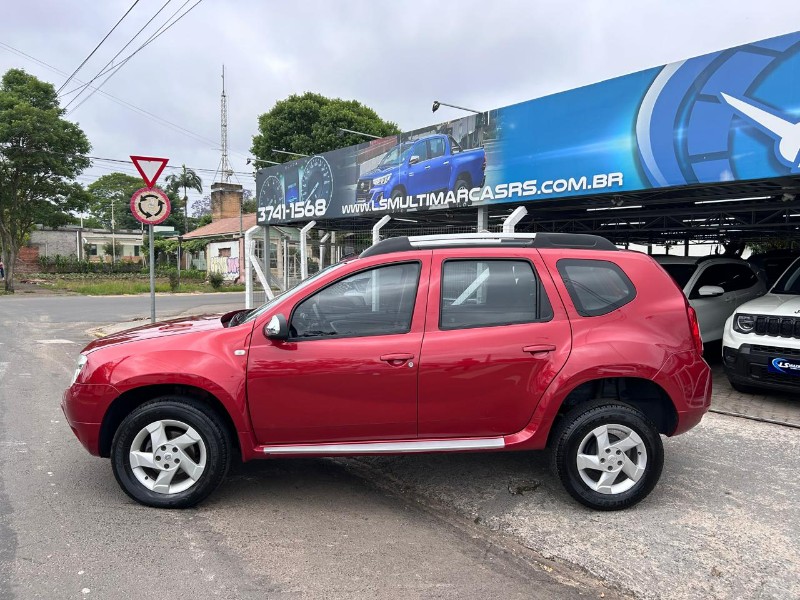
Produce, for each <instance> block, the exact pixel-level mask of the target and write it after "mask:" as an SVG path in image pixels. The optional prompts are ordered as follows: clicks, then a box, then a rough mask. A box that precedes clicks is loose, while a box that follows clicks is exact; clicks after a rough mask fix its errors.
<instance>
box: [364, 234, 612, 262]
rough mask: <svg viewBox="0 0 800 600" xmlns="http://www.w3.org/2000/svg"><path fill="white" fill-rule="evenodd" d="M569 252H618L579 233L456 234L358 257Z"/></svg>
mask: <svg viewBox="0 0 800 600" xmlns="http://www.w3.org/2000/svg"><path fill="white" fill-rule="evenodd" d="M470 247H473V248H476V247H513V248H571V249H583V250H618V248H617V247H616V246H615V245H614V244H612V243H611V242H609V241H608V240H607V239H605V238H603V237H600V236H598V235H588V234H583V233H490V232H486V233H456V234H442V235H412V236H408V237H395V238H389V239H386V240H383V241H380V242H378V243H377V244H375V245H373V246H371V247H369V248H367V249H366V250H364V252H362V253H361V257H362V258H366V257H368V256H377V255H379V254H388V253H390V252H404V251H406V252H407V251H409V250H421V249H425V248H430V249H432V248H470Z"/></svg>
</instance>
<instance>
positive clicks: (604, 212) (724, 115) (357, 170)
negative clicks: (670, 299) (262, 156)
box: [251, 32, 800, 265]
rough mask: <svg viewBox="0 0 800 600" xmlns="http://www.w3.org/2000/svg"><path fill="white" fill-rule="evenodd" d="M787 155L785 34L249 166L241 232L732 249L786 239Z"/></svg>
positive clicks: (340, 240) (793, 160)
mask: <svg viewBox="0 0 800 600" xmlns="http://www.w3.org/2000/svg"><path fill="white" fill-rule="evenodd" d="M365 133H369V132H365ZM365 139H366V138H365ZM799 155H800V32H795V33H790V34H787V35H783V36H780V37H776V38H771V39H767V40H762V41H757V42H753V43H750V44H745V45H742V46H737V47H735V48H730V49H727V50H722V51H719V52H714V53H711V54H706V55H703V56H699V57H696V58H690V59H687V60H684V61H681V62H676V63H671V64H668V65H664V66H661V67H655V68H652V69H647V70H644V71H640V72H637V73H632V74H629V75H625V76H622V77H618V78H615V79H611V80H608V81H603V82H600V83H596V84H592V85H588V86H585V87H582V88H578V89H574V90H569V91H566V92H562V93H558V94H553V95H551V96H546V97H543V98H538V99H534V100H530V101H527V102H522V103H520V104H516V105H512V106H507V107H504V108H499V109H494V110H490V111H487V112H483V113H480V112H475V113H474V114H473V113H470V114H469V115H468V116H466V117H464V118H462V119H458V120H455V121H449V122H446V123H441V124H439V125H435V126H431V127H426V128H424V129H419V130H415V131H410V132H407V133H403V134H401V135H398V136H393V137H389V138H382V139H369V141H365V142H364V143H363V144H359V145H357V146H351V147H348V148H343V149H340V150H335V151H332V152H326V153H323V154H320V155H318V156H312V157H303V158H301V159H300V160H295V161H292V162H289V163H284V164H281V165H277V166H273V167H269V168H265V169H261V170H260V171H259V172H258V174H257V180H256V183H257V193H258V219H257V223H258V226H259V227H260V228H261V229H260V230H259V231H253V232H251V237H252V236H254V237H255V239H256V240H258V239H261V237H262V236H263V235H264V234H266V235H268V232H266V231H264V230H263V228H267V229H268V228H269V227H270V226H272V225H287V224H291V225H294V226H297V227H300V228H302V229H303V230H304V235H303V236H301V237H302V238H303V239H301V240H300V246H301V247H300V249H299V250H300V252H301V253H302V254H303V255H304V256H307V257H312V258H313V257H314V256H317V255H318V253H319V252H320V251H322V252H323V253H324V252H325V251H327V254H324V257H325V258H326V259H327V261H328V262H329V261H330V260H334V259H336V258H337V257H338V256H341V255H342V254H343V253H345V252H347V251H359V250H361V249H363V248H364V247H365V246H367V245H369V244H370V243H371V242H372V241H373V239H375V238H378V237H380V238H384V237H388V236H391V235H403V234H412V233H413V234H420V233H446V232H452V233H458V232H475V231H483V230H488V231H499V230H503V229H505V230H507V231H509V230H510V231H518V232H578V233H595V234H599V235H603V236H604V237H606V238H608V239H610V240H612V241H613V242H615V243H616V244H619V245H623V246H630V245H631V244H637V245H643V246H649V247H653V246H656V245H658V246H664V245H667V246H671V247H673V248H674V247H675V246H678V247H679V249H678V250H673V253H676V252H677V253H684V252H685V253H686V254H689V253H690V246H692V245H694V244H701V243H705V244H708V243H714V244H719V247H720V248H724V249H725V250H726V251H727V252H730V253H736V252H740V251H741V249H742V248H743V247H744V245H745V244H747V243H754V242H772V241H777V240H795V239H797V238H800V197H798V196H799V195H800V194H799V192H800V156H799ZM306 237H307V240H306ZM681 247H682V250H681V249H680V248H681ZM268 252H269V250H268ZM317 262H325V259H323V260H321V261H319V260H318V261H317ZM301 263H302V264H303V265H306V261H301ZM312 265H313V261H312Z"/></svg>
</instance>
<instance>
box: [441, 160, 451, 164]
mask: <svg viewBox="0 0 800 600" xmlns="http://www.w3.org/2000/svg"><path fill="white" fill-rule="evenodd" d="M442 164H443V165H449V164H450V161H449V160H446V161H444V162H443V163H442Z"/></svg>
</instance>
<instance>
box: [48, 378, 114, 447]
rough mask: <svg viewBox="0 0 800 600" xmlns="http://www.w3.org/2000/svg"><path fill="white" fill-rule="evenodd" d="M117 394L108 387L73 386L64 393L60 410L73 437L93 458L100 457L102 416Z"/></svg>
mask: <svg viewBox="0 0 800 600" xmlns="http://www.w3.org/2000/svg"><path fill="white" fill-rule="evenodd" d="M118 396H119V392H118V391H117V390H116V389H115V388H114V387H113V386H110V385H90V384H80V383H76V384H73V385H72V386H71V387H69V388H67V389H66V390H65V391H64V396H63V397H62V399H61V410H62V411H64V416H65V417H66V419H67V423H69V426H70V428H71V429H72V432H73V433H74V434H75V437H77V438H78V440H80V442H81V444H83V446H84V447H85V448H86V449H87V450H88V451H89V452H90V453H91V454H94V455H95V456H100V429H101V427H102V423H103V416H104V415H105V413H106V410H107V409H108V407H109V405H110V404H111V402H113V400H114V399H115V398H117V397H118Z"/></svg>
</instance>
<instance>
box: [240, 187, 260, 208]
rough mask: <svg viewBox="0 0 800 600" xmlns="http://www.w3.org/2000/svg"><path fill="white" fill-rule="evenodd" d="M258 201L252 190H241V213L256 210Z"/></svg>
mask: <svg viewBox="0 0 800 600" xmlns="http://www.w3.org/2000/svg"><path fill="white" fill-rule="evenodd" d="M257 208H258V202H256V195H255V194H254V193H253V190H242V213H243V214H249V213H254V212H256V209H257Z"/></svg>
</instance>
